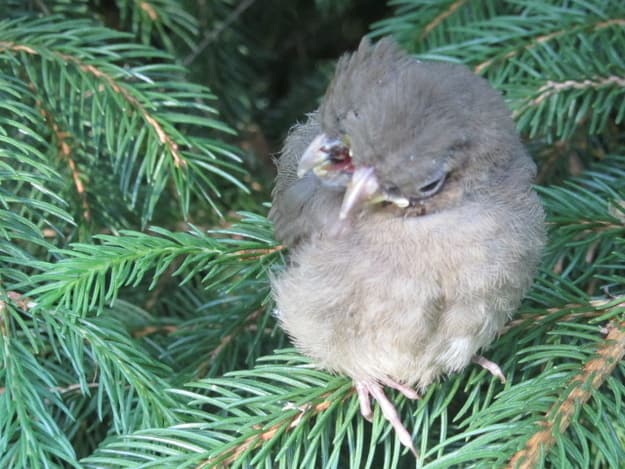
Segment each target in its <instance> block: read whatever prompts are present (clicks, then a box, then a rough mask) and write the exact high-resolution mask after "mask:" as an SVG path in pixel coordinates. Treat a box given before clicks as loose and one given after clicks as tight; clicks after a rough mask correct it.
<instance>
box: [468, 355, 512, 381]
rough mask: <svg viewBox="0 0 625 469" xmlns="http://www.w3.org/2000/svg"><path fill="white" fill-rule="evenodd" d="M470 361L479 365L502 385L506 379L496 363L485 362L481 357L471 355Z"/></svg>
mask: <svg viewBox="0 0 625 469" xmlns="http://www.w3.org/2000/svg"><path fill="white" fill-rule="evenodd" d="M471 361H472V362H473V363H476V364H478V365H480V366H481V367H482V368H484V369H485V370H487V371H488V372H489V373H490V374H491V375H493V376H494V377H495V378H499V381H501V382H502V383H505V382H506V377H505V376H504V374H503V371H501V368H499V365H497V363H495V362H491V361H490V360H487V359H486V358H484V357H483V356H481V355H473V358H471Z"/></svg>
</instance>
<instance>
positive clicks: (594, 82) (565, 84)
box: [512, 75, 625, 118]
mask: <svg viewBox="0 0 625 469" xmlns="http://www.w3.org/2000/svg"><path fill="white" fill-rule="evenodd" d="M610 85H616V86H619V87H621V88H625V78H623V77H620V76H617V75H611V76H608V77H594V78H593V79H591V80H581V81H576V80H565V81H553V80H548V81H547V82H546V83H545V84H544V85H543V86H541V87H540V88H538V90H537V93H538V96H536V97H535V98H534V99H531V100H529V102H527V103H526V104H524V105H523V106H522V107H521V108H519V109H517V110H516V111H514V112H513V113H512V117H513V118H517V117H518V116H519V115H520V114H521V112H523V111H525V110H526V109H527V108H530V107H535V106H538V105H539V104H540V103H542V102H543V101H545V100H546V99H547V98H549V97H550V96H553V95H554V94H557V93H560V92H562V91H565V90H570V89H578V90H580V89H588V88H601V87H604V86H610Z"/></svg>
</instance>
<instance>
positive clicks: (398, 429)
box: [354, 378, 419, 457]
mask: <svg viewBox="0 0 625 469" xmlns="http://www.w3.org/2000/svg"><path fill="white" fill-rule="evenodd" d="M381 382H382V384H384V385H386V386H388V387H391V388H393V389H396V390H398V391H399V392H401V393H402V394H403V395H404V396H406V397H407V398H408V399H417V398H418V397H419V395H418V394H417V392H416V391H415V390H414V389H412V388H411V387H409V386H406V385H405V384H401V383H398V382H396V381H393V380H391V379H388V378H386V379H384V380H382V381H381ZM354 386H355V388H356V393H357V394H358V401H359V402H360V413H361V414H362V416H363V417H364V418H365V419H367V420H368V421H369V422H371V418H372V416H373V412H372V410H371V399H370V398H371V397H373V398H374V399H375V400H376V401H377V402H378V405H379V406H380V409H381V410H382V414H383V415H384V417H385V418H386V420H388V422H389V423H390V424H391V426H392V427H393V429H394V430H395V433H396V434H397V437H398V438H399V441H400V442H401V443H402V444H403V445H404V446H405V447H406V448H408V449H409V450H410V451H411V452H412V454H414V455H415V457H416V456H417V450H416V449H415V447H414V444H413V443H412V436H410V433H409V432H408V430H406V427H404V424H403V423H402V422H401V420H400V419H399V414H398V413H397V409H395V406H394V405H393V403H392V402H391V401H390V400H389V399H388V397H386V394H384V390H383V389H382V386H381V384H380V383H378V382H376V381H356V382H355V384H354Z"/></svg>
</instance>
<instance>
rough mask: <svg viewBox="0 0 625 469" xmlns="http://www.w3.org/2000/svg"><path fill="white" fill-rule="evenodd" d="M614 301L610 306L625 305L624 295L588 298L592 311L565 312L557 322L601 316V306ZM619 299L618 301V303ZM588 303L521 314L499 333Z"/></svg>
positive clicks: (602, 312) (602, 311)
mask: <svg viewBox="0 0 625 469" xmlns="http://www.w3.org/2000/svg"><path fill="white" fill-rule="evenodd" d="M615 301H617V304H616V305H613V306H611V308H617V307H625V297H616V298H610V299H609V300H606V299H595V300H590V301H589V302H588V305H590V306H592V307H593V308H595V309H594V310H592V311H580V312H577V313H575V312H573V313H569V314H565V315H563V316H561V317H559V318H558V321H559V322H563V321H571V320H575V319H579V318H595V317H597V316H601V315H602V314H604V313H605V310H604V309H601V308H605V307H606V306H607V305H608V304H613V303H614V302H615ZM619 301H620V303H618V302H619ZM588 305H582V304H567V305H564V306H560V307H557V308H547V309H546V310H545V313H544V314H531V313H530V314H523V315H521V316H520V317H518V318H516V319H514V320H512V321H510V322H509V323H508V324H506V326H505V327H504V328H503V329H502V331H501V333H500V334H505V333H506V332H508V331H509V330H510V329H514V328H515V327H517V326H520V325H521V324H523V323H525V322H527V321H532V322H538V321H542V320H543V319H546V318H548V317H549V316H551V315H554V314H556V313H559V312H560V311H563V310H567V309H575V308H582V307H584V306H588Z"/></svg>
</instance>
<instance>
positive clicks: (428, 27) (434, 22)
mask: <svg viewBox="0 0 625 469" xmlns="http://www.w3.org/2000/svg"><path fill="white" fill-rule="evenodd" d="M465 3H467V0H456V1H455V2H453V3H451V4H450V5H449V6H448V7H447V9H445V10H443V11H442V12H441V13H439V14H438V15H436V17H435V18H434V19H433V20H432V21H430V22H429V23H428V24H426V25H425V26H424V28H423V29H422V30H421V34H420V35H419V40H420V41H423V39H425V37H426V36H427V35H428V34H430V32H432V30H434V29H435V28H436V27H437V26H438V25H439V24H441V23H442V22H443V21H445V19H447V17H449V16H451V15H453V14H454V13H455V12H456V11H457V10H458V9H459V8H461V7H462V6H463V5H464V4H465Z"/></svg>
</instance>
